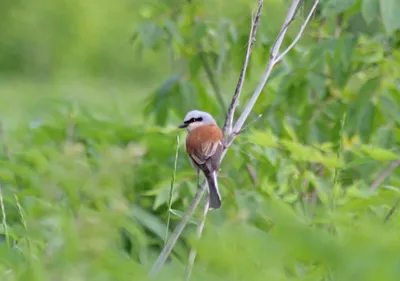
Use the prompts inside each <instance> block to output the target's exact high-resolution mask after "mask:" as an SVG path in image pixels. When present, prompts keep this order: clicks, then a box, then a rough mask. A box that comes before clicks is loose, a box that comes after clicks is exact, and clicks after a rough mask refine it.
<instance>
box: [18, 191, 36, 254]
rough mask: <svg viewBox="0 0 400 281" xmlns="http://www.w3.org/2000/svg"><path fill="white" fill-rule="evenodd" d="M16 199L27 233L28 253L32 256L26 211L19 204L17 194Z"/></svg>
mask: <svg viewBox="0 0 400 281" xmlns="http://www.w3.org/2000/svg"><path fill="white" fill-rule="evenodd" d="M14 199H15V202H16V204H17V208H18V212H19V215H20V216H21V222H22V225H23V226H24V229H25V232H26V243H27V246H28V251H29V254H32V251H31V240H30V239H29V237H28V224H27V223H26V219H25V216H24V211H23V209H22V206H21V204H20V203H19V199H18V196H17V195H16V194H14Z"/></svg>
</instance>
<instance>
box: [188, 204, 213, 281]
mask: <svg viewBox="0 0 400 281" xmlns="http://www.w3.org/2000/svg"><path fill="white" fill-rule="evenodd" d="M209 203H210V202H209V197H206V198H205V199H204V206H203V213H202V216H201V218H200V222H199V224H198V226H197V230H196V239H197V240H200V238H201V234H202V233H203V229H204V225H205V224H206V218H207V213H208V207H209ZM196 255H197V250H196V248H195V247H193V248H192V249H191V250H190V253H189V262H188V265H187V267H186V280H189V279H190V275H191V274H192V269H193V265H194V261H195V259H196Z"/></svg>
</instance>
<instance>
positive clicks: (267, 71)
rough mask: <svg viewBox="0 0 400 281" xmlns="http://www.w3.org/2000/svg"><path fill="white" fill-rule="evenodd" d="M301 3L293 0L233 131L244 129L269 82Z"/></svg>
mask: <svg viewBox="0 0 400 281" xmlns="http://www.w3.org/2000/svg"><path fill="white" fill-rule="evenodd" d="M316 2H319V0H316ZM299 3H300V0H293V2H292V5H291V6H290V8H289V11H288V13H287V14H286V18H285V21H284V23H283V26H282V28H281V30H280V32H279V34H278V37H277V38H276V41H275V43H274V45H273V48H272V50H271V56H270V59H269V61H268V64H267V67H266V69H265V71H264V73H263V76H262V78H261V81H260V83H259V84H258V85H257V87H256V89H255V91H254V93H253V96H252V97H251V98H250V100H249V101H248V103H247V105H246V107H245V109H244V110H243V113H242V114H241V115H240V117H239V119H238V120H237V122H236V124H235V126H234V128H233V132H239V131H240V130H241V129H242V126H243V124H244V122H245V121H246V119H247V117H249V115H250V112H251V111H252V110H253V107H254V105H255V104H256V101H257V99H258V97H259V96H260V94H261V92H262V90H263V89H264V86H265V84H266V83H267V81H268V78H269V76H270V75H271V72H272V69H273V67H274V66H275V64H276V57H277V56H278V54H279V49H280V47H281V45H282V41H283V39H284V37H285V35H286V31H287V29H288V27H289V24H290V23H291V22H292V20H293V18H294V16H295V14H296V10H297V7H298V6H299ZM310 13H312V11H310ZM234 138H235V136H234V135H231V136H229V141H228V146H229V145H230V144H231V143H232V141H233V139H234Z"/></svg>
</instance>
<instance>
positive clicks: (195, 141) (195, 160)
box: [179, 110, 223, 209]
mask: <svg viewBox="0 0 400 281" xmlns="http://www.w3.org/2000/svg"><path fill="white" fill-rule="evenodd" d="M179 128H186V129H187V131H188V134H187V136H186V152H187V153H188V155H189V158H190V160H191V163H192V166H193V167H194V168H195V169H196V171H197V176H198V177H199V173H200V170H201V171H202V172H203V173H204V176H205V177H206V180H207V183H208V189H209V208H210V209H219V208H221V196H220V194H219V190H218V182H217V172H218V169H219V161H220V157H221V153H222V151H223V143H222V139H223V133H222V130H221V129H220V128H219V127H218V125H217V124H216V122H215V120H214V118H213V117H212V116H211V115H210V114H209V113H207V112H204V111H199V110H192V111H190V112H188V113H187V114H186V116H185V119H184V122H183V123H182V124H180V125H179Z"/></svg>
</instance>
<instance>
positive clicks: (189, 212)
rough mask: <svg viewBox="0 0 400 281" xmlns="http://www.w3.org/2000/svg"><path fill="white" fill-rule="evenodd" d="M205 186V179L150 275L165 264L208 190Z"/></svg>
mask: <svg viewBox="0 0 400 281" xmlns="http://www.w3.org/2000/svg"><path fill="white" fill-rule="evenodd" d="M205 187H206V182H205V181H203V183H202V184H201V188H198V189H197V192H196V195H195V196H194V198H193V201H192V203H191V204H190V206H189V208H188V210H187V211H186V213H185V214H184V215H183V217H182V218H181V221H180V222H179V224H178V226H177V227H176V228H175V230H174V232H173V233H172V234H171V237H170V238H169V239H168V242H167V244H166V245H165V246H164V248H163V250H162V251H161V253H160V255H159V256H158V258H157V260H156V261H155V262H154V264H153V266H152V268H151V270H150V272H149V276H154V275H155V274H156V273H157V272H158V271H159V270H160V269H161V267H162V266H163V265H164V263H165V261H166V260H167V258H168V256H169V255H170V253H171V251H172V249H173V248H174V246H175V243H176V242H177V241H178V238H179V236H180V235H181V233H182V231H183V229H184V228H185V226H186V225H187V223H188V222H189V219H190V217H191V216H192V215H193V213H194V211H195V210H196V208H197V206H198V205H199V203H200V201H201V198H202V197H203V195H204V192H205V190H206V188H205Z"/></svg>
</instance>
